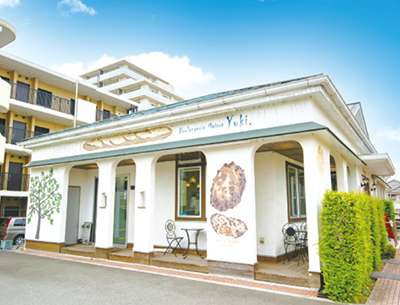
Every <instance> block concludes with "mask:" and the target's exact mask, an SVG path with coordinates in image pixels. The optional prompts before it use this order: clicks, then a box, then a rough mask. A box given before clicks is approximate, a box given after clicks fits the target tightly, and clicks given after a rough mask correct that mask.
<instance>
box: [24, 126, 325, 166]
mask: <svg viewBox="0 0 400 305" xmlns="http://www.w3.org/2000/svg"><path fill="white" fill-rule="evenodd" d="M318 130H329V129H328V128H327V127H326V126H323V125H320V124H317V123H314V122H307V123H299V124H293V125H285V126H278V127H270V128H264V129H257V130H249V131H243V132H238V133H229V134H223V135H218V136H212V137H203V138H195V139H190V140H183V141H175V142H166V143H159V144H153V145H143V146H132V147H128V148H123V149H118V150H115V149H113V150H107V151H101V152H95V153H88V154H81V155H75V156H68V157H61V158H53V159H47V160H42V161H32V162H31V163H29V164H27V165H26V167H38V166H49V165H54V164H62V163H71V162H82V161H89V160H96V159H103V158H110V157H119V156H125V155H135V154H141V153H150V152H156V151H167V150H171V149H177V148H186V147H193V146H204V145H212V144H219V143H228V142H238V141H243V140H252V139H259V138H268V137H274V136H283V135H289V134H297V133H305V132H315V131H318Z"/></svg>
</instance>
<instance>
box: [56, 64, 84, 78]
mask: <svg viewBox="0 0 400 305" xmlns="http://www.w3.org/2000/svg"><path fill="white" fill-rule="evenodd" d="M50 69H52V70H54V71H57V72H59V73H61V74H65V75H68V76H70V77H73V78H78V76H79V75H82V74H83V73H85V72H86V70H85V69H84V68H83V62H81V61H78V62H76V63H73V64H72V63H65V64H61V65H54V66H52V67H50Z"/></svg>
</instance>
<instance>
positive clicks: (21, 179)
mask: <svg viewBox="0 0 400 305" xmlns="http://www.w3.org/2000/svg"><path fill="white" fill-rule="evenodd" d="M0 190H3V191H5V190H7V191H20V192H21V191H22V192H27V191H28V190H29V175H26V174H15V173H6V172H0Z"/></svg>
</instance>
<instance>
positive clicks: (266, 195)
mask: <svg viewBox="0 0 400 305" xmlns="http://www.w3.org/2000/svg"><path fill="white" fill-rule="evenodd" d="M286 162H289V163H292V164H295V165H299V166H302V164H301V163H299V162H297V161H295V160H293V159H289V158H287V157H285V156H282V155H280V154H278V153H276V152H259V153H256V154H255V177H256V179H255V180H256V182H255V183H256V215H257V255H261V256H267V257H277V256H279V255H282V254H284V253H285V249H284V246H283V235H282V227H283V225H284V224H286V223H287V222H288V206H287V204H288V202H287V182H286ZM260 238H264V244H261V243H260Z"/></svg>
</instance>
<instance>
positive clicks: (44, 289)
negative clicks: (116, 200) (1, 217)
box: [0, 250, 332, 305]
mask: <svg viewBox="0 0 400 305" xmlns="http://www.w3.org/2000/svg"><path fill="white" fill-rule="evenodd" d="M0 304H17V305H19V304H24V305H26V304H32V305H35V304H40V305H46V304H57V305H58V304H74V305H76V304H85V305H86V304H96V305H98V304H107V305H109V304H118V305H124V304H141V305H142V304H171V305H179V304H246V305H250V304H263V305H265V304H271V305H272V304H296V305H317V304H319V305H321V304H328V303H327V301H325V300H317V299H315V300H313V299H310V298H301V297H293V296H287V295H280V294H274V293H269V292H264V291H257V290H251V289H244V288H237V287H232V286H225V285H218V284H213V283H207V282H199V281H194V280H188V279H185V278H177V277H170V276H164V275H158V274H149V273H141V272H137V271H132V270H123V269H116V268H109V267H103V266H97V265H91V264H84V263H78V262H73V261H66V260H59V259H52V258H46V257H39V256H33V255H28V254H22V253H16V252H15V251H2V250H0ZM331 304H332V303H331Z"/></svg>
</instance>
